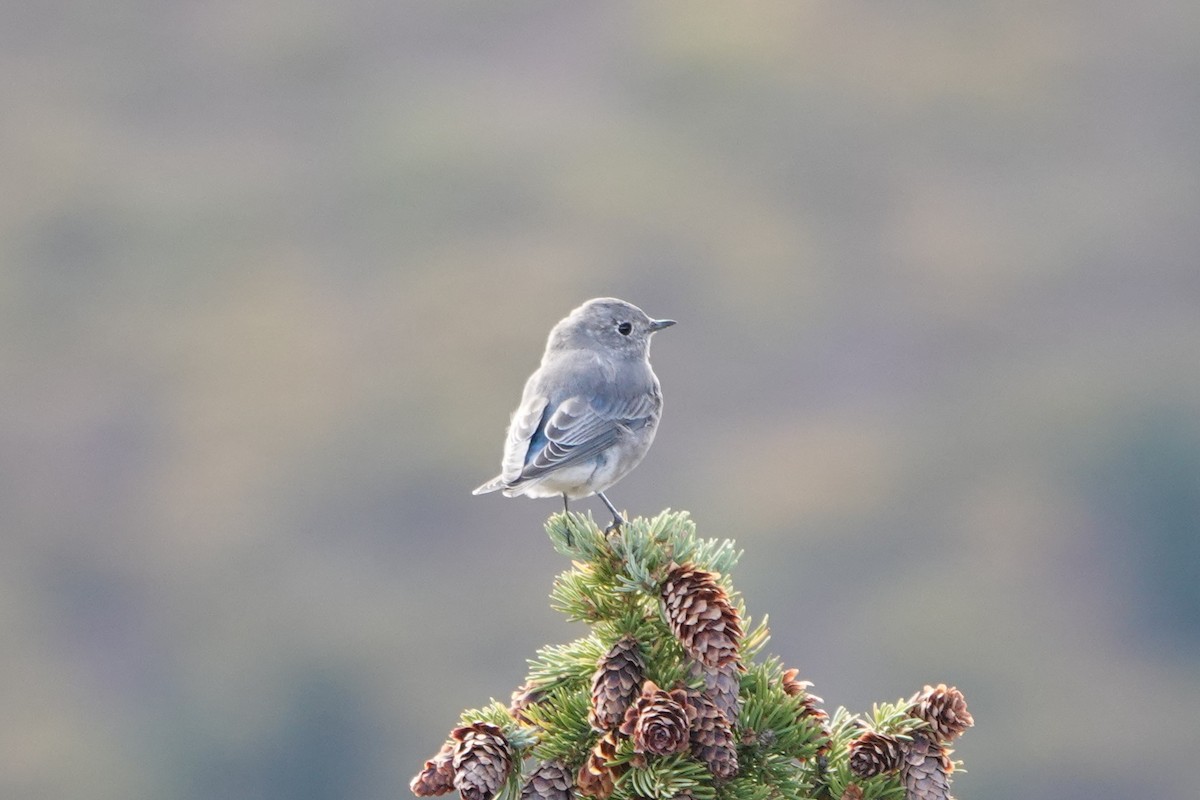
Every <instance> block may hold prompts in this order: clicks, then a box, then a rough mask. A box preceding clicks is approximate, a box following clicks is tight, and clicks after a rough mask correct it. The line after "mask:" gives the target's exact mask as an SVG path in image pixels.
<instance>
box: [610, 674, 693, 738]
mask: <svg viewBox="0 0 1200 800" xmlns="http://www.w3.org/2000/svg"><path fill="white" fill-rule="evenodd" d="M695 718H696V709H694V708H692V706H691V705H690V704H689V703H688V700H687V691H685V690H684V689H675V690H673V691H670V692H667V691H663V690H662V689H660V688H658V686H657V685H656V684H655V683H654V681H650V680H648V681H646V682H645V683H644V684H642V693H641V695H640V696H639V697H638V698H637V699H636V700H634V701H633V702H632V703H630V705H629V708H627V709H626V710H625V721H624V722H622V723H621V728H620V732H621V734H622V735H624V736H628V737H630V738H631V739H633V751H634V752H635V753H648V754H650V755H656V756H665V755H670V754H671V753H682V752H683V751H684V750H687V748H688V740H689V734H688V731H689V729H690V728H691V724H692V720H694V719H695Z"/></svg>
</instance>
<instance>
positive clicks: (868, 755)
mask: <svg viewBox="0 0 1200 800" xmlns="http://www.w3.org/2000/svg"><path fill="white" fill-rule="evenodd" d="M900 755H901V753H900V742H899V741H898V740H896V739H895V738H893V737H891V736H888V735H887V734H886V733H878V732H876V731H867V732H866V733H864V734H863V735H862V736H860V737H858V738H857V739H855V740H854V741H852V742H851V743H850V771H851V772H853V773H854V774H855V776H857V777H859V778H873V777H875V776H876V775H879V774H881V773H884V772H891V771H892V770H894V769H896V768H897V767H899V766H900Z"/></svg>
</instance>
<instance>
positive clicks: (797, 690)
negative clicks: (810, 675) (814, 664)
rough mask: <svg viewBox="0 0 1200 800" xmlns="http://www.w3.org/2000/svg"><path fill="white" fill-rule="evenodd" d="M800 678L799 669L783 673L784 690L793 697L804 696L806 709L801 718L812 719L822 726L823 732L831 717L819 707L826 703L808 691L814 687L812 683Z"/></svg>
mask: <svg viewBox="0 0 1200 800" xmlns="http://www.w3.org/2000/svg"><path fill="white" fill-rule="evenodd" d="M799 676H800V670H798V669H789V670H786V671H785V672H784V673H783V690H784V691H785V692H787V693H788V694H789V695H791V696H792V697H796V696H803V697H804V709H803V710H802V711H801V712H800V718H801V719H804V718H805V717H811V718H812V719H815V720H816V721H817V723H818V724H819V725H820V726H821V730H826V729H827V726H826V723H828V722H829V715H828V714H826V713H825V710H824V709H823V708H821V707H820V705H819V704H820V703H824V702H825V701H824V700H822V699H821V698H819V697H817V696H816V695H815V694H813V693H811V692H810V691H808V689H809V687H810V686H812V681H802V680H799Z"/></svg>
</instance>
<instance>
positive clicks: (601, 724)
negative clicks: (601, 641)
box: [588, 636, 646, 731]
mask: <svg viewBox="0 0 1200 800" xmlns="http://www.w3.org/2000/svg"><path fill="white" fill-rule="evenodd" d="M645 669H646V665H645V662H644V661H643V660H642V653H641V650H640V649H639V648H638V643H637V640H636V639H634V638H633V637H632V636H625V637H623V638H621V639H619V640H618V641H617V643H616V644H614V645H613V646H612V648H611V649H610V650H609V651H608V652H607V653H605V654H604V656H603V657H602V658H601V659H600V662H599V664H598V665H597V667H596V672H595V673H593V675H592V707H591V710H590V711H589V712H588V722H590V723H591V725H592V728H593V729H595V730H597V731H607V730H612V729H613V728H615V727H617V726H618V725H620V724H621V721H622V720H623V719H625V709H627V708H629V704H630V703H631V702H633V699H634V698H635V697H637V696H638V688H639V687H640V686H641V685H642V676H643V672H644V671H645Z"/></svg>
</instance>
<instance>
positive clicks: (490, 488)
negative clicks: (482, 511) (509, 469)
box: [471, 475, 504, 494]
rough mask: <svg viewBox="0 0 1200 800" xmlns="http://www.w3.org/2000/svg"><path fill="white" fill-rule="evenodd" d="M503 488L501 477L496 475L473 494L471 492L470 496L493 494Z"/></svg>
mask: <svg viewBox="0 0 1200 800" xmlns="http://www.w3.org/2000/svg"><path fill="white" fill-rule="evenodd" d="M503 488H504V478H503V476H500V475H497V476H496V477H494V478H492V479H491V480H490V481H488V482H487V483H485V484H483V485H482V486H480V487H478V488H476V489H475V490H474V491H473V492H471V494H487V493H488V492H495V491H497V490H499V489H503Z"/></svg>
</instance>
